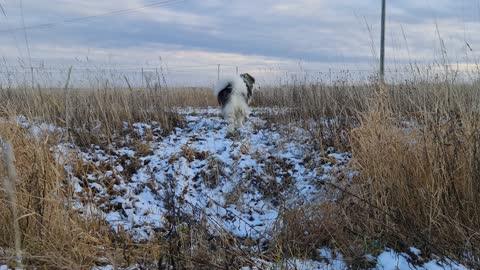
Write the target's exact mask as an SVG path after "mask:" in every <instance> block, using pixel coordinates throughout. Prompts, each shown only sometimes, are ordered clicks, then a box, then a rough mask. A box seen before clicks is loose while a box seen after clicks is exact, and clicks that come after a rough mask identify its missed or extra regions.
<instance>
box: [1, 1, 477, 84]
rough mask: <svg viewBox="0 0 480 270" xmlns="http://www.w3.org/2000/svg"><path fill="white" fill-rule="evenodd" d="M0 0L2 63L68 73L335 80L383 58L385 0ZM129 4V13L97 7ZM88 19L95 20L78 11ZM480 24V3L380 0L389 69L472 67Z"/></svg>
mask: <svg viewBox="0 0 480 270" xmlns="http://www.w3.org/2000/svg"><path fill="white" fill-rule="evenodd" d="M155 4H158V5H155ZM0 5H1V7H2V10H0V42H1V44H2V45H1V46H0V56H1V57H3V61H2V64H1V65H3V68H4V69H5V68H10V67H11V68H12V69H13V68H14V67H18V66H23V67H30V66H33V67H43V68H50V69H51V70H52V71H53V70H56V69H59V70H62V72H64V71H65V70H67V69H68V67H69V66H73V72H74V73H75V71H77V73H75V74H79V73H81V72H82V71H85V69H96V70H97V71H99V70H101V72H108V71H109V70H111V69H115V70H117V71H118V70H127V69H128V70H130V71H132V72H133V71H135V72H137V73H138V74H140V72H141V68H143V69H144V73H147V72H150V73H152V74H153V71H154V70H155V72H158V70H159V69H160V70H161V72H162V74H165V75H166V76H165V77H166V79H167V81H171V82H172V83H177V84H180V83H182V82H184V83H185V84H191V85H195V84H196V83H199V84H200V83H207V82H211V81H214V80H215V79H216V77H217V71H218V70H217V69H218V65H219V64H220V71H221V72H220V73H221V75H222V76H223V75H225V74H231V73H235V72H236V69H237V67H238V70H239V72H249V73H251V74H253V75H254V76H255V77H257V78H260V79H262V78H267V77H269V78H271V77H272V76H278V77H282V76H288V75H286V74H288V73H295V72H297V73H298V72H310V73H318V74H320V73H321V74H324V75H325V76H326V77H328V76H330V79H331V77H332V74H333V76H336V74H339V73H341V72H343V71H344V70H348V71H349V72H350V73H355V72H358V73H359V74H360V73H361V74H369V73H370V72H371V71H372V70H375V69H376V68H377V63H378V53H379V37H380V11H381V9H380V8H381V1H380V0H361V1H358V0H335V1H333V0H329V1H328V0H295V1H293V0H256V1H253V0H243V1H239V0H237V1H234V0H170V1H168V0H157V1H155V0H102V1H99V0H82V1H77V0H75V1H74V0H0ZM149 5H150V6H149ZM145 6H149V7H145ZM142 7H145V8H142ZM132 9H134V10H132ZM124 10H131V11H130V12H120V14H116V15H112V16H102V14H107V13H111V12H117V11H124ZM98 15H100V16H98ZM90 16H94V18H91V17H90ZM95 16H98V17H95ZM84 17H90V19H86V20H84V19H81V20H76V19H77V18H84ZM45 24H48V25H47V26H46V27H39V28H36V26H38V25H45ZM22 27H26V29H25V30H23V29H21V28H22ZM12 29H13V30H12ZM479 33H480V0H450V1H448V0H402V1H391V0H387V30H386V61H387V64H386V68H387V71H388V72H393V71H395V70H398V69H401V68H403V67H405V66H409V64H412V63H413V64H418V65H425V64H432V63H439V64H444V63H448V64H450V65H452V66H455V67H456V68H459V69H462V70H463V69H468V68H471V67H474V66H475V65H474V64H475V63H476V62H477V59H478V50H479V49H480V35H479ZM0 68H1V67H0ZM156 74H158V73H156ZM53 77H55V76H53ZM327 79H328V78H327Z"/></svg>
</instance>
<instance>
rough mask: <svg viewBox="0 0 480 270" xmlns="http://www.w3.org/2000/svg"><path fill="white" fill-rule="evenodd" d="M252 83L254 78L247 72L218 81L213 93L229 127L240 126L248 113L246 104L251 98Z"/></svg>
mask: <svg viewBox="0 0 480 270" xmlns="http://www.w3.org/2000/svg"><path fill="white" fill-rule="evenodd" d="M254 84H255V79H254V78H253V77H252V76H251V75H250V74H248V73H244V74H241V75H240V76H234V77H231V78H226V79H223V80H220V81H218V83H217V85H216V87H215V91H214V93H215V96H217V100H218V104H219V105H220V106H222V112H223V117H224V118H225V120H227V121H228V123H229V124H230V128H233V127H235V128H237V127H242V126H243V122H244V121H245V119H246V118H247V117H248V115H249V114H250V109H249V108H248V104H249V103H250V100H251V99H252V95H253V86H254Z"/></svg>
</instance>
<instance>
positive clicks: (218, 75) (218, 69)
mask: <svg viewBox="0 0 480 270" xmlns="http://www.w3.org/2000/svg"><path fill="white" fill-rule="evenodd" d="M217 80H220V64H218V68H217Z"/></svg>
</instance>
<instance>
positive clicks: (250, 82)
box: [240, 73, 255, 100]
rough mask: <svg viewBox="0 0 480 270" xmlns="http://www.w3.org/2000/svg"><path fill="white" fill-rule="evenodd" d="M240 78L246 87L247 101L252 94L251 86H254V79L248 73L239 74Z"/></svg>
mask: <svg viewBox="0 0 480 270" xmlns="http://www.w3.org/2000/svg"><path fill="white" fill-rule="evenodd" d="M240 77H242V79H243V81H244V82H245V85H246V86H247V91H248V94H247V99H248V100H250V98H251V97H252V94H253V85H254V84H255V78H253V77H252V75H250V74H248V73H243V74H240Z"/></svg>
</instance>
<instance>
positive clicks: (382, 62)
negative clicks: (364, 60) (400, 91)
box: [380, 0, 386, 83]
mask: <svg viewBox="0 0 480 270" xmlns="http://www.w3.org/2000/svg"><path fill="white" fill-rule="evenodd" d="M385 1H386V0H382V29H381V35H380V81H381V82H382V83H384V82H385Z"/></svg>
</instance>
